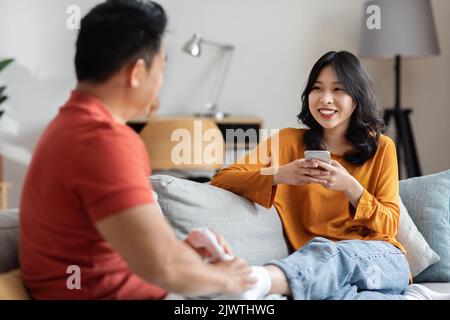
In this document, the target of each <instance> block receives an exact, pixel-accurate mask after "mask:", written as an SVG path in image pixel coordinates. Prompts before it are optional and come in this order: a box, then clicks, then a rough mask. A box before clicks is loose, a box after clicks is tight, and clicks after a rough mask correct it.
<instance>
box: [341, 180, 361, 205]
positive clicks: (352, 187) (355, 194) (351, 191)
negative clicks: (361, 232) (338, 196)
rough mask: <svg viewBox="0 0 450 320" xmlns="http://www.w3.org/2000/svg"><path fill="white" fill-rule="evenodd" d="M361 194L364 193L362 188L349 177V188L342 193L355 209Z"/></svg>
mask: <svg viewBox="0 0 450 320" xmlns="http://www.w3.org/2000/svg"><path fill="white" fill-rule="evenodd" d="M363 192H364V188H363V186H362V185H361V184H360V183H359V181H358V180H356V179H355V178H354V177H353V176H351V179H350V181H349V186H348V188H347V189H346V190H345V191H344V194H345V196H346V197H347V199H348V200H349V201H350V203H351V204H352V206H353V208H355V209H356V208H357V207H358V203H359V199H361V196H362V194H363Z"/></svg>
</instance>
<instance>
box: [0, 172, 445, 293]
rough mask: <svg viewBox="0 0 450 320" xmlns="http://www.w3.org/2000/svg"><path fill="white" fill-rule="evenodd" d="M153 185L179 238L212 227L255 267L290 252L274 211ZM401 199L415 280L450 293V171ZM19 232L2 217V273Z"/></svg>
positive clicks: (210, 193) (190, 187)
mask: <svg viewBox="0 0 450 320" xmlns="http://www.w3.org/2000/svg"><path fill="white" fill-rule="evenodd" d="M151 182H152V185H153V187H154V190H155V191H156V193H157V194H158V202H159V204H160V206H161V208H162V211H163V212H164V214H165V216H166V217H167V219H168V221H169V223H170V224H171V225H172V226H173V228H174V229H175V232H176V234H177V236H178V237H179V238H184V237H186V235H187V233H188V232H189V230H191V229H192V228H195V227H204V226H206V227H210V228H213V229H215V230H217V231H218V232H220V233H222V234H223V235H224V236H225V238H226V239H227V240H228V242H229V244H230V246H231V247H232V249H233V251H234V254H235V255H236V256H240V257H243V258H245V259H247V260H248V261H249V263H251V264H255V265H260V264H264V263H266V262H268V261H270V260H272V259H276V258H282V257H286V256H287V255H288V254H289V253H290V252H291V248H290V247H289V244H288V242H287V241H286V239H285V236H284V234H283V228H282V225H281V222H280V220H279V218H278V215H277V212H276V210H275V208H271V209H266V208H263V207H261V206H259V205H256V204H254V203H251V202H249V201H248V200H246V199H244V198H242V197H240V196H238V195H236V194H233V193H231V192H228V191H226V190H223V189H220V188H216V187H213V186H210V185H209V184H201V183H196V182H192V181H189V180H183V179H179V178H175V177H172V176H165V175H158V176H153V177H151ZM400 196H401V200H403V202H404V206H403V202H402V203H401V219H400V220H401V223H400V229H399V234H398V240H399V241H400V242H402V244H403V245H405V247H406V248H407V250H408V256H407V258H408V261H409V263H410V266H411V271H412V273H413V276H414V277H415V281H417V282H422V283H425V285H426V286H428V287H430V288H432V289H434V290H436V291H440V292H448V293H450V237H449V234H450V219H449V217H450V214H449V212H450V211H449V205H450V170H447V171H445V172H441V173H438V174H434V175H429V176H425V177H420V178H414V179H408V180H404V181H401V182H400ZM423 197H426V199H425V200H424V198H423ZM18 232H19V226H18V212H17V210H16V211H11V212H6V213H5V212H3V213H0V273H2V272H6V271H9V270H13V269H17V268H19V264H18V259H17V253H18ZM1 290H2V289H1V283H0V293H1ZM0 296H1V295H0Z"/></svg>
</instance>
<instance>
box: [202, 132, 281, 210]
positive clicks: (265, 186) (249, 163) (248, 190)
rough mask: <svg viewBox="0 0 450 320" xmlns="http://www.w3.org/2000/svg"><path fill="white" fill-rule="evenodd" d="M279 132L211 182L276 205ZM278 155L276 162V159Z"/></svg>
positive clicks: (259, 201)
mask: <svg viewBox="0 0 450 320" xmlns="http://www.w3.org/2000/svg"><path fill="white" fill-rule="evenodd" d="M278 141H279V136H278V133H277V134H276V135H274V136H272V137H269V138H268V139H266V140H265V141H264V142H262V143H260V144H259V145H258V146H257V147H255V148H254V149H253V150H252V151H250V152H249V153H248V154H246V155H245V156H244V157H243V158H242V159H240V160H239V161H237V163H235V164H233V165H231V166H229V167H227V168H225V169H222V170H221V171H219V172H218V173H217V174H216V175H215V176H214V177H213V178H212V180H211V185H214V186H217V187H219V188H223V189H226V190H229V191H231V192H234V193H236V194H239V195H241V196H243V197H245V198H247V199H248V200H250V201H252V202H256V203H258V204H259V205H261V206H263V207H266V208H270V207H272V204H273V200H274V198H275V193H276V190H277V187H276V186H273V185H272V181H273V174H274V168H276V167H272V165H276V164H277V163H278V162H277V161H278V150H279V146H278V145H276V146H275V143H276V142H278ZM274 158H276V162H275V161H274Z"/></svg>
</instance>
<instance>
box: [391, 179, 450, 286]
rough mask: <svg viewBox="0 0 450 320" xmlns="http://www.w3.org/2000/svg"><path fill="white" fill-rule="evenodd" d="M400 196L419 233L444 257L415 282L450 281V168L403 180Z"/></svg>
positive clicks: (421, 274)
mask: <svg viewBox="0 0 450 320" xmlns="http://www.w3.org/2000/svg"><path fill="white" fill-rule="evenodd" d="M400 197H401V198H402V200H403V203H404V205H405V207H406V209H408V213H409V215H410V216H411V218H412V220H413V221H414V223H415V224H416V226H417V228H418V229H419V231H420V233H422V235H423V237H424V238H425V240H426V241H427V242H428V244H429V245H430V247H431V248H432V249H433V250H434V251H435V252H436V253H437V254H438V255H439V257H440V258H441V259H440V260H439V262H437V263H435V264H433V265H431V266H430V267H428V268H427V269H425V270H424V271H423V272H422V273H420V274H419V275H418V276H417V277H416V278H415V279H414V280H415V281H416V282H449V281H450V208H449V207H450V170H447V171H443V172H440V173H436V174H430V175H427V176H423V177H416V178H411V179H407V180H401V181H400Z"/></svg>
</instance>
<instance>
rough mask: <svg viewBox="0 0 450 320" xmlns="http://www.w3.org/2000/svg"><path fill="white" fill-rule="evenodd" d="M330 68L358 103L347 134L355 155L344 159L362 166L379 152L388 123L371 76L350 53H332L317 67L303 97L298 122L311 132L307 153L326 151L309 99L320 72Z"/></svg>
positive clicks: (318, 63)
mask: <svg viewBox="0 0 450 320" xmlns="http://www.w3.org/2000/svg"><path fill="white" fill-rule="evenodd" d="M328 65H331V66H332V68H333V69H334V71H335V72H336V75H337V77H338V79H339V81H340V82H341V84H342V86H343V89H344V90H345V91H346V92H347V93H348V94H349V95H350V96H351V97H352V98H353V101H355V103H356V108H355V110H354V111H353V114H352V115H351V118H350V124H349V127H348V129H347V132H346V134H345V137H346V139H347V141H348V142H349V143H350V144H351V145H352V146H353V147H354V148H353V149H355V151H351V152H346V153H345V154H344V159H345V160H346V161H348V162H350V163H352V164H355V165H362V164H363V163H364V162H366V161H367V160H368V159H370V158H371V157H372V156H373V155H374V154H375V152H376V151H377V148H378V142H379V138H380V134H381V132H382V130H383V129H384V122H383V120H382V119H381V116H380V110H379V108H378V106H377V103H376V101H375V95H374V93H373V89H372V83H371V81H370V79H369V76H368V75H367V73H366V71H365V70H364V68H363V66H362V65H361V63H360V61H359V60H358V58H357V57H355V56H354V55H353V54H352V53H350V52H347V51H339V52H336V51H330V52H327V53H326V54H324V55H323V56H322V57H321V58H320V59H319V60H318V61H317V62H316V63H315V64H314V66H313V68H312V70H311V73H310V74H309V78H308V82H307V84H306V87H305V89H304V91H303V93H302V110H301V112H300V113H299V114H298V115H297V118H298V120H299V121H302V122H303V123H304V124H306V125H307V126H308V127H309V128H310V130H307V131H306V133H305V135H304V141H303V142H304V143H305V146H306V149H307V150H326V146H325V143H324V141H323V128H322V126H321V125H320V124H319V123H318V122H317V121H316V120H315V119H314V117H313V116H312V114H311V112H310V111H309V102H308V97H309V94H310V92H311V90H312V88H313V86H314V83H315V82H316V80H317V77H318V76H319V73H320V71H322V69H323V68H324V67H326V66H328Z"/></svg>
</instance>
